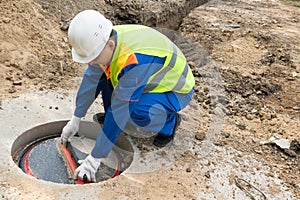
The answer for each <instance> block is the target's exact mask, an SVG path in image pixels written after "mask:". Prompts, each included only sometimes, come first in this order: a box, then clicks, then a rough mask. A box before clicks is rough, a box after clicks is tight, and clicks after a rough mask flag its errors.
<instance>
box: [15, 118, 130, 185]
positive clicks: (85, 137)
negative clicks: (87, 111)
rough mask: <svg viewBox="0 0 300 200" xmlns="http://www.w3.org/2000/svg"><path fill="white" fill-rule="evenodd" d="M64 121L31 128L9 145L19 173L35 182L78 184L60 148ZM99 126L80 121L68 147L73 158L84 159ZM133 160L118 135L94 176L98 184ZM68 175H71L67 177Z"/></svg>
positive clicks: (93, 142) (123, 136) (125, 139)
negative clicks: (35, 180) (19, 169)
mask: <svg viewBox="0 0 300 200" xmlns="http://www.w3.org/2000/svg"><path fill="white" fill-rule="evenodd" d="M66 123H67V121H57V122H51V123H47V124H43V125H40V126H37V127H34V128H32V129H30V130H28V131H26V132H24V133H23V134H21V135H20V136H19V137H18V138H17V139H16V140H15V142H14V143H13V146H12V149H11V155H12V157H13V160H14V161H15V163H16V164H17V165H18V166H19V167H20V168H21V169H22V171H23V172H24V173H26V174H28V175H30V176H33V177H36V178H37V179H41V180H45V181H51V182H55V183H63V184H78V182H76V181H75V180H74V177H73V174H72V172H73V169H72V166H70V165H69V163H68V162H67V161H66V159H65V157H64V155H63V153H62V151H61V146H60V141H59V140H60V133H61V130H62V128H63V127H64V126H65V124H66ZM100 128H101V126H100V125H99V124H96V123H93V122H87V121H82V122H81V123H80V128H79V131H78V134H77V135H76V137H73V138H72V141H71V144H72V149H73V154H74V155H73V156H75V157H76V159H79V160H80V159H84V158H85V157H86V156H87V155H88V154H89V153H90V151H91V149H92V147H93V146H94V144H95V139H96V137H97V134H98V133H99V130H100ZM132 160H133V148H132V146H131V144H130V142H129V141H128V140H127V138H126V136H125V135H123V134H121V135H120V137H119V138H118V140H117V142H116V143H115V146H114V147H113V150H112V151H111V152H110V154H109V155H108V157H107V158H105V159H102V162H101V165H100V167H99V169H98V172H97V174H96V180H97V182H101V181H104V180H107V179H110V178H113V177H115V176H118V175H119V174H121V173H122V172H123V171H125V170H126V169H127V168H128V167H129V166H130V164H131V163H132ZM70 172H71V173H70Z"/></svg>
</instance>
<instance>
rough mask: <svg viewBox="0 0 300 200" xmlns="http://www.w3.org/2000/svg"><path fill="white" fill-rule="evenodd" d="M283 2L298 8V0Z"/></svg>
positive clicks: (299, 2)
mask: <svg viewBox="0 0 300 200" xmlns="http://www.w3.org/2000/svg"><path fill="white" fill-rule="evenodd" d="M283 4H284V5H292V6H295V7H298V8H300V1H299V0H289V1H284V2H283Z"/></svg>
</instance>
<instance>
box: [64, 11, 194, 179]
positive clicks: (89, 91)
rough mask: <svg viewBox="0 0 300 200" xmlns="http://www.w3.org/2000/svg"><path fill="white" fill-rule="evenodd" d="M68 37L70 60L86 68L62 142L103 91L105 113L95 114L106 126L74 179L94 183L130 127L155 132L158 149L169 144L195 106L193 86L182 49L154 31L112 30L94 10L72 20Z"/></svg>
mask: <svg viewBox="0 0 300 200" xmlns="http://www.w3.org/2000/svg"><path fill="white" fill-rule="evenodd" d="M68 38H69V42H70V44H71V46H72V59H73V60H74V61H75V62H79V63H83V64H87V65H88V66H87V69H86V72H85V74H84V77H83V79H82V82H81V85H80V87H79V89H78V92H77V96H76V108H75V111H74V114H73V116H72V118H71V120H70V121H69V122H68V123H67V124H66V126H65V127H64V128H63V130H62V134H61V141H62V142H67V141H68V140H69V137H70V136H72V135H74V134H76V132H77V131H78V129H79V122H80V120H81V118H82V117H84V116H85V114H86V112H87V110H88V109H89V107H90V106H91V104H92V103H93V102H94V100H95V99H96V98H97V96H98V95H99V93H100V92H101V94H102V100H103V107H104V111H105V112H104V114H102V115H101V114H98V115H96V116H97V120H98V121H103V127H102V129H101V130H100V132H99V133H98V135H97V138H96V143H95V146H94V147H93V149H92V151H91V153H90V154H89V155H88V156H87V157H86V159H84V160H83V161H82V162H81V165H80V166H79V167H78V168H77V169H76V171H75V177H77V178H78V179H83V177H86V178H87V179H88V180H89V181H92V182H95V181H96V176H95V174H96V172H97V170H98V168H99V166H100V164H101V158H105V157H107V155H108V154H109V152H110V151H111V149H112V147H113V145H114V143H115V142H116V140H117V138H118V136H119V135H120V133H121V132H122V130H123V129H124V127H125V126H126V124H128V123H129V124H132V125H134V126H136V127H140V128H142V129H144V130H149V131H152V132H155V133H157V135H156V136H155V138H154V140H153V144H154V145H156V146H158V147H164V146H166V145H167V144H171V141H173V138H174V135H175V130H176V128H177V126H178V125H179V123H180V120H181V117H180V115H179V114H178V111H180V110H182V109H183V108H184V107H186V106H187V105H188V104H189V102H190V101H191V99H192V95H193V93H194V89H193V88H194V84H195V80H194V77H193V74H192V71H191V69H190V67H189V66H188V64H187V61H186V58H185V57H184V55H183V53H182V52H181V51H180V49H179V48H178V47H177V46H176V45H175V44H174V43H173V42H171V40H169V39H168V38H167V37H166V36H165V35H163V34H161V33H160V32H158V31H157V30H155V29H153V28H150V27H147V26H143V25H116V26H113V24H112V22H111V21H110V20H108V19H106V18H105V17H104V16H103V15H102V14H101V13H99V12H97V11H95V10H84V11H82V12H80V13H78V14H77V15H76V16H75V17H74V18H73V19H72V21H71V23H70V26H69V29H68Z"/></svg>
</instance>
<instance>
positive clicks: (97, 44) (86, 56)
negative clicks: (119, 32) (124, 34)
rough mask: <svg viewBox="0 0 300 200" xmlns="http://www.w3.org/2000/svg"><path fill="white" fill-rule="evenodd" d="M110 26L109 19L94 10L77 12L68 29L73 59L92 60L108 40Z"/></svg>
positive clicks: (85, 61) (81, 61) (82, 61)
mask: <svg viewBox="0 0 300 200" xmlns="http://www.w3.org/2000/svg"><path fill="white" fill-rule="evenodd" d="M112 26H113V25H112V22H111V21H110V20H108V19H106V18H105V17H104V16H103V15H101V14H100V13H99V12H97V11H95V10H85V11H82V12H80V13H78V14H77V15H76V16H75V17H74V18H73V19H72V21H71V23H70V26H69V30H68V36H69V41H70V44H71V46H72V58H73V60H74V61H75V62H79V63H89V62H91V61H92V60H94V59H95V58H96V57H97V56H98V55H99V54H100V53H101V51H102V50H103V48H104V46H105V44H106V42H107V41H108V39H109V36H110V33H111V31H112Z"/></svg>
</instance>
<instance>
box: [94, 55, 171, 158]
mask: <svg viewBox="0 0 300 200" xmlns="http://www.w3.org/2000/svg"><path fill="white" fill-rule="evenodd" d="M136 56H137V59H138V64H134V65H129V66H127V67H126V68H124V70H123V71H122V73H121V74H120V76H119V83H118V85H117V86H116V88H115V90H114V92H113V95H112V102H111V107H110V108H109V109H108V111H107V112H106V115H105V120H104V124H103V128H102V130H101V131H100V133H99V134H98V136H97V139H96V144H95V146H94V148H93V150H92V152H91V154H92V156H93V157H95V158H105V157H107V155H108V154H109V152H110V151H111V149H112V148H113V146H114V143H115V142H116V140H117V139H118V137H119V135H120V134H121V132H122V130H123V129H124V127H125V126H126V124H127V122H128V121H129V120H130V115H131V113H132V111H133V110H134V108H135V105H136V104H135V102H137V101H138V100H139V98H140V96H141V95H142V93H143V90H144V88H145V86H146V84H147V82H148V80H149V77H150V76H151V75H153V74H154V73H155V72H156V71H158V70H159V69H160V68H161V67H162V66H163V63H164V61H165V58H159V57H153V56H146V55H141V54H136Z"/></svg>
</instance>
